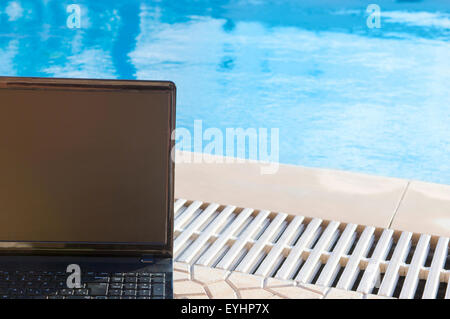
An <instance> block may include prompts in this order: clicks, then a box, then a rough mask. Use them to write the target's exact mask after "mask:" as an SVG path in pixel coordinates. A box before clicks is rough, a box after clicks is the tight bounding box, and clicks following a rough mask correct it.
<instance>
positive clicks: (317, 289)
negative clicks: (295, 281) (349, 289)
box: [299, 284, 330, 295]
mask: <svg viewBox="0 0 450 319" xmlns="http://www.w3.org/2000/svg"><path fill="white" fill-rule="evenodd" d="M299 286H300V287H303V288H305V289H308V290H312V291H314V292H317V293H319V294H321V295H325V294H326V293H327V292H328V290H330V287H324V286H319V285H312V284H299Z"/></svg>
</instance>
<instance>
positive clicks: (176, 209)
mask: <svg viewBox="0 0 450 319" xmlns="http://www.w3.org/2000/svg"><path fill="white" fill-rule="evenodd" d="M186 202H187V200H185V199H182V198H180V199H177V201H176V202H175V203H174V204H173V212H174V214H175V216H176V215H177V214H178V213H179V210H180V208H181V207H183V205H184V203H186Z"/></svg>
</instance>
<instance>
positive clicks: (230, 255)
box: [216, 210, 270, 269]
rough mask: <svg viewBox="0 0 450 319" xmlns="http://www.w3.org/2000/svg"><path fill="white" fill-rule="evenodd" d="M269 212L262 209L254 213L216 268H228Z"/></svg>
mask: <svg viewBox="0 0 450 319" xmlns="http://www.w3.org/2000/svg"><path fill="white" fill-rule="evenodd" d="M269 214H270V212H269V211H266V210H263V211H260V212H259V213H258V215H256V217H255V219H254V220H252V222H251V223H250V225H248V227H247V228H246V229H245V230H244V232H243V233H242V235H240V236H239V238H238V240H237V241H236V242H235V243H234V244H233V246H231V248H230V250H229V251H228V252H227V253H226V254H225V256H224V257H223V258H222V260H221V261H220V262H219V263H218V264H217V266H216V268H221V269H228V267H230V266H231V264H232V263H233V262H234V260H235V259H236V257H237V256H238V255H239V253H240V252H241V250H242V248H244V246H245V244H246V243H247V242H248V241H249V240H250V239H251V237H252V236H253V235H254V234H255V233H256V232H257V231H258V229H259V227H260V226H261V225H262V224H263V222H264V220H265V219H266V218H267V216H269Z"/></svg>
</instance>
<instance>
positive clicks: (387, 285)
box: [378, 232, 412, 297]
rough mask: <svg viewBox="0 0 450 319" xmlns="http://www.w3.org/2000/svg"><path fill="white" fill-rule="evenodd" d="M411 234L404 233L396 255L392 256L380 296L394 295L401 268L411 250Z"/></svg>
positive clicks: (379, 292) (395, 252)
mask: <svg viewBox="0 0 450 319" xmlns="http://www.w3.org/2000/svg"><path fill="white" fill-rule="evenodd" d="M411 238H412V233H411V232H403V233H402V234H401V236H400V239H399V240H398V243H397V247H395V251H394V254H393V255H392V258H391V260H390V261H389V265H388V267H387V270H386V273H385V275H384V278H383V282H382V283H381V286H380V290H379V291H378V294H379V295H382V296H386V297H392V295H393V294H394V290H395V286H396V285H397V282H398V278H399V269H400V266H401V265H402V264H403V263H404V261H405V259H406V257H407V256H408V252H409V250H410V249H411Z"/></svg>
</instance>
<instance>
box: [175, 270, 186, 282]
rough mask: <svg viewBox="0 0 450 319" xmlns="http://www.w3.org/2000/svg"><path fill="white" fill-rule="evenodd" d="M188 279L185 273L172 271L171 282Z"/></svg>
mask: <svg viewBox="0 0 450 319" xmlns="http://www.w3.org/2000/svg"><path fill="white" fill-rule="evenodd" d="M189 279H190V275H189V274H188V273H186V272H181V271H178V270H174V271H173V280H174V281H176V280H189Z"/></svg>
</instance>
